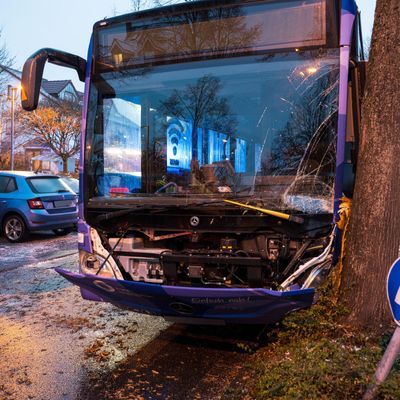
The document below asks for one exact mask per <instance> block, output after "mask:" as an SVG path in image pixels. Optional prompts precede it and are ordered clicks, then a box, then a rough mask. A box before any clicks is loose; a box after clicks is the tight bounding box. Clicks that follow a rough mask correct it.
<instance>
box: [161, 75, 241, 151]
mask: <svg viewBox="0 0 400 400" xmlns="http://www.w3.org/2000/svg"><path fill="white" fill-rule="evenodd" d="M221 89H222V83H221V81H220V80H219V79H218V78H216V77H214V76H212V75H205V76H203V77H201V78H200V79H198V80H197V82H196V83H195V84H193V85H188V86H187V87H186V88H185V89H184V90H180V91H179V90H174V91H173V92H172V94H171V96H170V97H168V98H167V99H166V100H164V101H163V102H162V104H161V108H162V110H163V111H164V113H165V115H166V116H168V115H174V116H176V117H178V118H180V119H182V120H185V121H191V122H192V124H193V127H192V132H193V150H194V151H193V156H194V158H198V154H197V150H198V144H197V139H198V138H197V134H198V132H197V130H198V128H199V127H201V126H207V127H208V128H210V129H214V130H216V131H219V132H233V131H234V129H235V126H236V123H237V121H236V117H235V115H233V114H232V112H231V110H230V107H229V102H228V99H227V98H226V97H223V96H221V95H220V91H221Z"/></svg>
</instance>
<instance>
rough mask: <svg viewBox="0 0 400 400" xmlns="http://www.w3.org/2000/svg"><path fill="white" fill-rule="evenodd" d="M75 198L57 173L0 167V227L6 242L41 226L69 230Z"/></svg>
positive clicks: (73, 219)
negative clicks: (12, 169)
mask: <svg viewBox="0 0 400 400" xmlns="http://www.w3.org/2000/svg"><path fill="white" fill-rule="evenodd" d="M77 202H78V200H77V196H76V194H75V193H74V192H73V191H72V190H71V189H70V188H69V187H68V186H67V185H66V184H65V183H64V182H63V181H62V180H61V179H60V177H59V176H57V175H48V174H36V173H34V172H25V171H0V227H1V230H2V232H3V234H4V236H5V237H6V238H7V240H9V241H10V242H22V241H24V240H26V239H27V237H28V235H29V233H30V232H35V231H41V230H52V231H53V232H54V233H55V234H56V235H65V234H67V233H69V232H71V230H72V229H73V227H74V226H75V225H76V223H77V220H78V209H77Z"/></svg>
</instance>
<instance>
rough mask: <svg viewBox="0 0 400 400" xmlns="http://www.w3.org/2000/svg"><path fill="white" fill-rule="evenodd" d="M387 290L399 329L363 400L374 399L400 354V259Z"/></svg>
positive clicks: (395, 332) (393, 267) (392, 270)
mask: <svg viewBox="0 0 400 400" xmlns="http://www.w3.org/2000/svg"><path fill="white" fill-rule="evenodd" d="M386 290H387V296H388V299H389V304H390V309H391V311H392V315H393V319H394V321H395V322H396V324H397V327H396V330H395V331H394V333H393V336H392V338H391V339H390V342H389V344H388V347H387V348H386V351H385V354H384V355H383V357H382V360H381V361H380V363H379V365H378V368H377V369H376V372H375V376H374V378H375V379H374V382H373V383H372V385H371V386H370V387H369V388H368V390H367V391H366V393H365V394H364V397H363V400H372V399H373V398H374V396H375V394H376V392H377V391H378V387H379V385H380V384H381V383H382V382H384V381H385V379H386V378H387V376H388V375H389V373H390V370H391V369H392V367H393V364H394V362H395V361H396V358H397V356H398V354H399V352H400V258H399V259H397V260H396V261H395V262H394V263H393V265H392V267H391V268H390V270H389V274H388V278H387V286H386Z"/></svg>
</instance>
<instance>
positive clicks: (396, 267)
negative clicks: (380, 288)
mask: <svg viewBox="0 0 400 400" xmlns="http://www.w3.org/2000/svg"><path fill="white" fill-rule="evenodd" d="M387 295H388V299H389V304H390V309H391V310H392V315H393V318H394V321H395V322H396V324H397V325H399V326H400V258H398V259H397V260H396V261H395V262H394V263H393V265H392V266H391V268H390V270H389V274H388V278H387Z"/></svg>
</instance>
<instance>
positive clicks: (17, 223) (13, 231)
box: [3, 214, 29, 243]
mask: <svg viewBox="0 0 400 400" xmlns="http://www.w3.org/2000/svg"><path fill="white" fill-rule="evenodd" d="M3 234H4V236H5V237H6V239H7V240H8V241H9V242H12V243H20V242H23V241H25V240H26V239H27V238H28V236H29V232H28V229H27V227H26V224H25V222H24V220H23V219H22V218H21V217H20V216H19V215H16V214H13V215H9V216H8V217H6V218H5V220H4V223H3Z"/></svg>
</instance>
